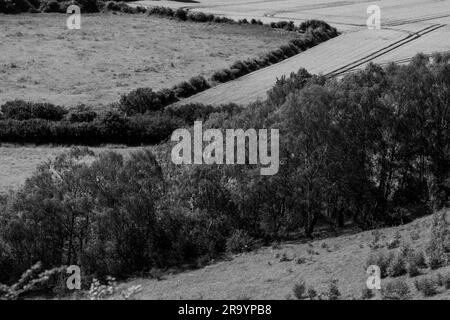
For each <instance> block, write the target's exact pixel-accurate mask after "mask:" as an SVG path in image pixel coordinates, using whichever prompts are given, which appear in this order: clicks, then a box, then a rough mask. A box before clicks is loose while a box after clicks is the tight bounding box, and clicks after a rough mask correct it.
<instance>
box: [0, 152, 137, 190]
mask: <svg viewBox="0 0 450 320" xmlns="http://www.w3.org/2000/svg"><path fill="white" fill-rule="evenodd" d="M91 149H92V150H93V151H94V152H95V153H97V154H98V153H100V152H103V151H107V150H113V151H115V152H119V153H121V154H124V155H126V154H128V153H130V152H133V151H136V150H138V149H139V147H135V148H126V147H120V146H106V147H98V148H91ZM67 150H69V148H68V147H52V146H14V145H1V144H0V195H1V194H5V193H7V192H8V190H11V189H17V188H18V187H19V186H20V185H22V184H23V183H24V181H25V180H26V179H27V178H28V177H30V176H31V175H32V173H33V172H34V171H35V170H36V168H37V166H38V165H39V164H41V163H43V162H45V161H47V160H49V159H52V158H54V157H56V156H57V155H58V154H60V153H62V152H65V151H67Z"/></svg>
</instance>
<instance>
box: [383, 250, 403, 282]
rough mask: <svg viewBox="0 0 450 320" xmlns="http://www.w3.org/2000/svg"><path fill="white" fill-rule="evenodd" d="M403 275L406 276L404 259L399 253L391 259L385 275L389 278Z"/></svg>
mask: <svg viewBox="0 0 450 320" xmlns="http://www.w3.org/2000/svg"><path fill="white" fill-rule="evenodd" d="M404 274H406V261H405V257H404V256H403V254H400V253H397V254H394V256H393V259H391V261H390V263H389V266H388V269H387V275H388V276H389V277H400V276H402V275H404Z"/></svg>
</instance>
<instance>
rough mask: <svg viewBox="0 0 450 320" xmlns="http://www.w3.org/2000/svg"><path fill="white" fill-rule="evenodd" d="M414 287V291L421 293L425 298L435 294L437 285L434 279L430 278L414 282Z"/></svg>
mask: <svg viewBox="0 0 450 320" xmlns="http://www.w3.org/2000/svg"><path fill="white" fill-rule="evenodd" d="M414 285H415V286H416V289H417V290H418V291H420V292H422V294H423V295H424V296H425V297H432V296H434V295H436V294H437V289H438V283H437V281H436V280H435V279H431V278H422V279H417V280H416V281H415V282H414Z"/></svg>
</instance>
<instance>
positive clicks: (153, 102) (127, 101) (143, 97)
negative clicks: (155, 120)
mask: <svg viewBox="0 0 450 320" xmlns="http://www.w3.org/2000/svg"><path fill="white" fill-rule="evenodd" d="M161 96H164V97H166V96H165V95H159V94H157V93H156V92H154V91H153V90H152V89H151V88H139V89H136V90H133V91H131V92H130V93H128V94H126V95H122V97H121V98H120V106H119V109H120V111H122V112H123V113H125V114H126V115H127V116H131V115H134V114H136V113H141V114H142V113H145V112H148V111H157V110H160V109H161V108H163V107H164V105H163V103H162V101H161Z"/></svg>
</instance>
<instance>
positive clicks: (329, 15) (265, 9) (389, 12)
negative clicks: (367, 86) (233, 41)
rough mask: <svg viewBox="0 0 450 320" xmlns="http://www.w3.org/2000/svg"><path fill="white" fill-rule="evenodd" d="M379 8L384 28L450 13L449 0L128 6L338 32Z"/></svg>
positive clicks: (223, 0)
mask: <svg viewBox="0 0 450 320" xmlns="http://www.w3.org/2000/svg"><path fill="white" fill-rule="evenodd" d="M371 4H375V5H378V6H379V7H380V8H381V13H382V24H383V25H384V27H388V26H397V25H401V24H405V23H412V22H420V21H429V20H432V19H436V18H439V17H449V16H450V1H449V0H381V1H380V0H379V1H373V0H353V1H351V0H348V1H346V0H343V1H332V0H323V1H320V2H318V1H313V2H312V1H310V0H264V1H252V0H243V1H241V0H199V2H193V3H189V2H183V1H151V0H144V1H136V2H133V3H132V4H131V5H134V6H135V5H142V6H168V7H172V8H174V9H176V8H189V9H190V10H193V11H203V12H207V13H214V14H218V15H223V16H227V17H230V18H232V19H242V18H247V19H250V18H256V19H261V20H262V21H264V22H271V21H279V20H292V21H294V22H301V21H305V20H308V19H312V18H314V19H322V20H325V21H326V22H328V23H330V24H332V25H333V26H335V27H337V28H339V30H340V31H349V30H354V29H355V27H356V28H358V27H365V25H366V20H367V14H366V9H367V7H368V6H369V5H371Z"/></svg>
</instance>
